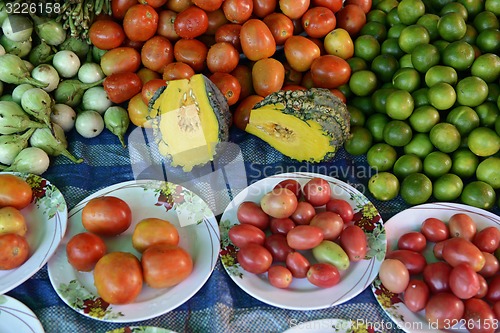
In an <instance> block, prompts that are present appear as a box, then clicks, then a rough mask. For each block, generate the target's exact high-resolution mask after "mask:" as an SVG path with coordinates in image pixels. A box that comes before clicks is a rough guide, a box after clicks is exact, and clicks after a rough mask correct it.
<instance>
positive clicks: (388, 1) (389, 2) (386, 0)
mask: <svg viewBox="0 0 500 333" xmlns="http://www.w3.org/2000/svg"><path fill="white" fill-rule="evenodd" d="M397 6H398V0H380V1H378V2H377V4H376V5H375V6H372V8H375V9H380V10H381V11H383V12H384V13H389V11H390V10H391V9H393V8H396V7H397Z"/></svg>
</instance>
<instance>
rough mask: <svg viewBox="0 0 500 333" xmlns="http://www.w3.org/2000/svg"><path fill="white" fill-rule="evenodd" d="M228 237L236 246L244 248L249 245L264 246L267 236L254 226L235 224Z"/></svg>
mask: <svg viewBox="0 0 500 333" xmlns="http://www.w3.org/2000/svg"><path fill="white" fill-rule="evenodd" d="M228 237H229V239H230V240H231V242H232V243H233V244H234V246H237V247H239V248H242V247H244V246H245V245H247V244H249V243H254V244H259V245H264V240H265V238H266V234H265V233H264V231H262V229H259V228H257V227H256V226H254V225H252V224H245V223H243V224H235V225H233V226H232V227H231V228H230V229H229V231H228Z"/></svg>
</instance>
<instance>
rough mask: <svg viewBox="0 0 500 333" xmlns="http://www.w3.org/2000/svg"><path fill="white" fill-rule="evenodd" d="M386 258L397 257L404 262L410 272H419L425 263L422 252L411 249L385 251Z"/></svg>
mask: <svg viewBox="0 0 500 333" xmlns="http://www.w3.org/2000/svg"><path fill="white" fill-rule="evenodd" d="M386 258H391V259H398V260H399V261H401V262H402V263H403V264H405V266H406V268H407V269H408V272H410V274H419V273H421V272H422V271H423V270H424V268H425V267H426V265H427V261H426V259H425V257H424V256H423V254H422V253H420V252H415V251H411V250H393V251H390V252H388V253H387V255H386Z"/></svg>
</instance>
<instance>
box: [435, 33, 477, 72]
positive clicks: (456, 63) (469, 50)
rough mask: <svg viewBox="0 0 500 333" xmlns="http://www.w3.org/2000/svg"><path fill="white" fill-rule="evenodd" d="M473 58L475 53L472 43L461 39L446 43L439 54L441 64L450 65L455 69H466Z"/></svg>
mask: <svg viewBox="0 0 500 333" xmlns="http://www.w3.org/2000/svg"><path fill="white" fill-rule="evenodd" d="M478 37H479V36H478ZM475 58H476V53H475V51H474V48H473V47H472V45H470V44H469V43H467V42H464V41H461V40H457V41H454V42H451V43H450V44H448V45H447V46H446V47H445V48H444V50H443V52H442V54H441V62H442V64H443V65H446V66H451V67H453V68H455V69H456V70H457V71H465V70H467V69H468V68H469V67H470V66H471V65H472V63H473V62H474V59H475Z"/></svg>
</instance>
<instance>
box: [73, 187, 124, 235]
mask: <svg viewBox="0 0 500 333" xmlns="http://www.w3.org/2000/svg"><path fill="white" fill-rule="evenodd" d="M131 223H132V211H131V210H130V206H129V205H128V204H127V203H126V202H125V201H124V200H123V199H120V198H118V197H115V196H100V197H96V198H92V199H90V200H89V201H88V202H87V203H86V204H85V206H84V207H83V209H82V224H83V227H84V228H85V229H87V230H88V231H90V232H92V233H95V234H97V235H102V236H116V235H119V234H121V233H122V232H124V231H125V230H127V229H128V227H130V225H131Z"/></svg>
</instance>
